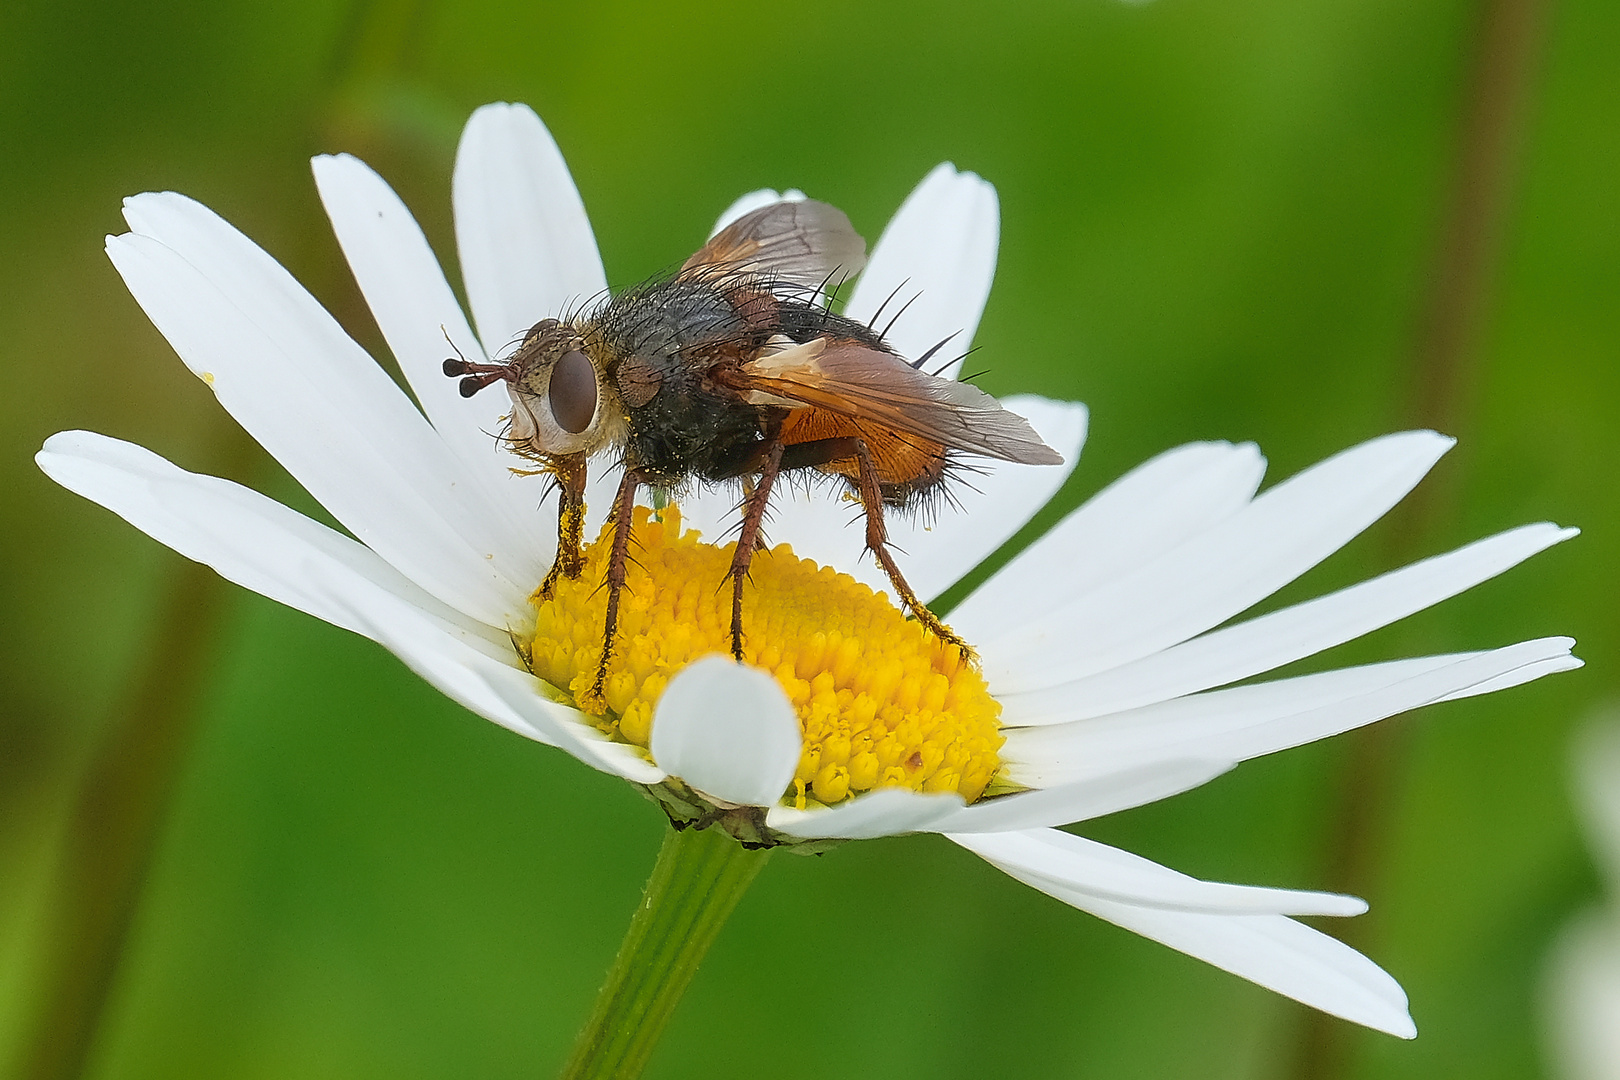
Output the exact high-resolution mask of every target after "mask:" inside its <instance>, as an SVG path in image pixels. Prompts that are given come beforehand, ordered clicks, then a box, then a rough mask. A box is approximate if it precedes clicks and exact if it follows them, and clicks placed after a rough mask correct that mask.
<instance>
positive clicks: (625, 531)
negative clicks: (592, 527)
mask: <svg viewBox="0 0 1620 1080" xmlns="http://www.w3.org/2000/svg"><path fill="white" fill-rule="evenodd" d="M645 482H646V478H645V477H643V476H642V475H641V473H640V472H639V471H637V470H636V469H626V470H625V473H624V479H623V480H621V481H620V482H619V493H618V494H617V495H616V496H614V498H613V511H612V513H611V514H610V515H609V518H610V520H611V521H612V522H613V547H612V549H611V550H610V551H609V553H608V567H607V578H606V579H605V580H604V581H603V584H604V585H606V586H607V591H608V595H607V616H606V617H605V618H604V619H603V620H602V655H601V658H600V659H599V660H598V661H597V662H596V678H595V679H594V680H592V682H591V690H590V693H589V695H587V697H588V700H587V701H584V702H581V703H580V704H581V705H587V706H590V707H596V708H599V707H601V705H602V703H603V700H604V699H603V690H604V689H605V687H606V685H607V669H608V661H609V660H611V659H613V639H614V636H615V635H616V633H617V631H618V629H619V597H620V595H621V594H622V593H623V592H624V579H625V575H626V573H627V570H626V568H627V567H628V566H629V563H630V525H631V522H632V521H633V520H634V517H635V509H636V490H637V489H638V488H640V487H641V485H642V484H643V483H645Z"/></svg>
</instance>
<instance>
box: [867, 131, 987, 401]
mask: <svg viewBox="0 0 1620 1080" xmlns="http://www.w3.org/2000/svg"><path fill="white" fill-rule="evenodd" d="M1000 241H1001V211H1000V207H999V205H998V203H997V201H996V189H995V188H994V187H993V186H991V185H990V184H989V183H987V182H986V181H984V180H982V179H981V178H980V177H979V176H977V175H976V174H974V173H970V172H957V171H956V168H955V166H953V165H951V164H950V163H949V162H947V163H945V164H942V165H939V166H937V167H936V168H935V169H934V170H933V171H932V172H930V173H929V174H928V175H927V176H926V177H924V178H923V181H922V183H920V184H918V185H917V187H916V189H915V190H913V191H912V193H911V194H910V195H909V196H907V197H906V201H905V202H904V203H902V204H901V205H900V209H899V211H898V212H897V213H896V214H895V215H894V217H893V219H891V220H890V222H889V224H888V227H886V228H885V229H884V230H883V235H882V236H881V237H880V238H879V239H878V242H877V246H876V247H875V248H873V250H872V257H871V258H870V259H869V260H868V261H867V264H866V269H865V270H864V271H863V272H862V273H861V277H860V280H859V281H857V282H856V284H855V290H854V292H853V293H851V294H850V298H849V304H848V306H847V307H846V309H845V314H847V315H848V316H849V317H850V318H852V319H858V320H859V321H861V322H864V323H870V324H873V325H874V326H875V328H876V329H877V330H879V331H880V332H884V333H885V336H886V337H887V339H888V342H889V344H890V345H891V346H893V347H894V349H895V351H896V352H898V353H899V354H900V355H901V356H904V357H906V358H907V359H909V360H916V359H917V358H919V357H921V356H922V355H923V354H925V353H927V352H928V350H930V349H932V348H933V347H934V346H935V345H938V344H939V342H940V341H941V340H942V339H944V338H946V337H950V340H949V341H948V342H946V344H945V346H944V347H943V348H942V349H940V351H939V352H938V353H936V354H935V355H934V357H933V359H931V360H930V361H929V363H928V365H927V370H929V371H930V372H938V373H939V374H940V375H942V376H943V377H945V378H947V379H954V378H956V375H957V372H958V371H960V370H961V367H962V361H961V359H960V357H961V356H962V355H963V354H964V353H966V352H967V351H968V349H969V348H971V347H972V345H973V335H974V333H976V332H977V330H978V328H979V317H980V315H982V314H983V313H984V305H985V301H986V300H987V299H989V296H990V283H991V282H992V281H993V280H994V279H995V276H996V248H997V245H998V244H999V243H1000ZM880 309H881V310H880ZM897 316H898V317H897ZM891 320H892V323H891ZM951 335H955V336H951ZM946 361H949V363H947V362H946Z"/></svg>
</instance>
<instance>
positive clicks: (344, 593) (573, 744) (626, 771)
mask: <svg viewBox="0 0 1620 1080" xmlns="http://www.w3.org/2000/svg"><path fill="white" fill-rule="evenodd" d="M308 581H309V588H310V590H311V591H312V592H315V593H316V594H317V595H323V594H324V595H325V597H326V599H327V602H328V603H330V604H332V605H333V606H335V607H339V608H341V609H343V610H344V611H345V612H346V613H347V614H346V615H345V618H346V619H348V620H349V621H351V622H353V623H355V624H357V625H358V626H359V627H360V628H361V631H360V632H361V633H363V634H365V635H366V636H367V637H369V638H371V639H372V640H373V641H376V642H378V643H380V644H381V645H382V646H383V647H384V648H386V649H387V650H388V651H389V652H391V653H393V654H394V655H395V656H397V657H399V658H400V659H401V660H403V661H404V662H405V664H406V666H407V667H409V668H410V669H411V670H412V671H414V672H416V673H417V674H418V675H420V676H421V677H422V678H423V679H425V680H427V681H428V682H429V683H431V684H432V685H433V686H435V687H437V688H438V689H439V690H440V691H441V692H442V693H444V694H445V695H446V696H447V697H449V698H450V699H452V700H453V701H456V702H459V703H460V704H462V705H465V706H466V707H467V708H469V709H471V710H472V711H473V712H476V713H478V714H479V715H480V716H483V717H485V718H486V719H489V720H493V721H495V723H497V724H500V725H501V726H502V727H504V728H507V729H509V730H511V731H515V732H517V733H518V734H519V735H523V736H525V737H527V738H531V739H534V740H536V741H538V742H543V743H546V744H548V745H552V746H556V747H558V748H559V749H562V750H565V751H567V752H568V753H570V754H572V755H573V756H574V757H576V758H578V759H579V760H580V761H583V762H584V763H585V764H587V765H589V766H590V767H591V768H593V769H598V770H600V771H602V772H605V773H610V774H612V775H614V776H619V777H623V778H624V779H626V780H629V781H631V782H632V783H637V784H653V783H657V782H658V781H660V780H662V779H663V778H664V773H663V772H662V770H660V769H658V768H657V767H655V766H654V765H652V764H651V763H649V762H648V761H646V759H644V758H643V757H641V756H640V754H639V753H638V752H637V751H636V749H635V748H634V747H631V746H627V745H625V744H624V743H616V742H610V741H609V740H608V738H607V736H605V735H603V734H602V733H601V732H599V731H598V730H596V728H594V727H592V726H591V725H590V724H589V723H587V722H586V721H585V719H584V717H583V716H582V715H581V714H580V713H579V712H578V711H577V710H575V709H572V708H569V707H568V706H566V705H562V704H560V703H558V702H556V701H553V700H551V698H550V697H548V696H547V691H546V689H545V687H544V684H543V683H541V682H540V680H539V679H536V678H535V677H534V676H533V675H530V674H529V673H528V672H526V671H520V670H518V669H517V668H515V667H513V666H512V665H511V664H510V663H508V662H506V661H503V660H497V659H494V658H493V657H491V656H489V655H488V654H487V653H484V652H482V651H479V650H476V649H473V648H471V647H469V646H468V645H467V644H466V643H465V642H463V641H460V640H458V639H457V638H455V637H452V636H451V635H449V634H447V633H445V632H444V630H443V629H442V628H441V627H440V626H438V625H437V624H435V623H434V622H433V621H432V620H430V619H428V618H426V617H424V614H423V613H422V612H421V611H420V609H418V608H415V607H412V606H411V605H410V604H407V603H405V602H403V601H401V600H399V599H398V598H397V597H394V596H392V595H391V594H388V593H384V592H382V591H381V590H375V591H371V592H367V591H365V590H362V589H356V588H352V587H347V586H346V583H345V582H341V581H334V580H332V579H331V578H330V577H329V576H328V575H327V574H326V573H325V572H324V569H323V568H322V567H318V566H317V567H314V568H312V570H311V572H310V573H309V575H308Z"/></svg>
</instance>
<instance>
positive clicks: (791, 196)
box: [709, 188, 804, 240]
mask: <svg viewBox="0 0 1620 1080" xmlns="http://www.w3.org/2000/svg"><path fill="white" fill-rule="evenodd" d="M779 202H804V192H802V191H800V190H799V189H798V188H788V189H787V190H786V191H776V190H774V189H772V188H760V189H759V190H758V191H750V192H749V193H748V194H746V195H743V196H740V197H739V198H738V199H737V201H736V202H734V203H732V204H731V205H730V206H728V207H726V209H725V211H724V212H723V213H721V215H720V217H719V218H718V219H717V220H716V221H715V223H714V228H712V229H710V230H709V239H711V240H712V239H714V237H715V235H716V234H717V233H719V232H720V230H721V229H723V228H725V227H726V226H727V225H730V224H731V223H732V222H733V221H736V220H737V219H738V218H740V217H742V216H743V215H744V214H752V213H753V212H754V211H755V210H763V209H764V208H765V207H767V206H774V205H776V204H777V203H779Z"/></svg>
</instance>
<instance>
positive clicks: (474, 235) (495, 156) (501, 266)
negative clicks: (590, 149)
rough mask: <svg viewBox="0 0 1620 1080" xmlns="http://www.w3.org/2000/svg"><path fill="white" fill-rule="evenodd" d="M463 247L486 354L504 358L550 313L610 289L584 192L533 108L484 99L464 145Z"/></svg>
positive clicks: (460, 157) (458, 176) (458, 177)
mask: <svg viewBox="0 0 1620 1080" xmlns="http://www.w3.org/2000/svg"><path fill="white" fill-rule="evenodd" d="M452 200H453V202H454V205H455V211H456V248H457V250H458V251H459V252H460V255H461V277H462V282H463V284H465V285H466V287H467V300H468V302H469V303H470V304H471V305H472V311H473V318H474V320H475V321H476V322H477V323H478V336H479V337H480V338H482V339H483V342H484V351H485V352H486V353H488V354H489V355H490V356H497V355H500V354H501V353H503V352H505V351H507V350H508V348H509V346H511V345H513V344H515V343H516V342H517V340H518V338H519V336H520V335H521V334H522V333H523V332H524V331H525V330H527V329H528V328H529V327H531V326H533V325H534V324H535V323H537V322H539V321H540V320H541V319H545V318H556V317H559V316H561V315H562V314H563V313H564V311H565V310H567V309H568V308H569V307H571V306H577V305H579V304H581V303H584V302H586V301H588V300H591V299H593V298H597V297H599V296H601V295H604V294H605V290H606V289H607V276H606V275H605V274H604V273H603V272H602V257H601V255H599V254H598V253H597V250H596V236H595V234H594V233H592V232H591V223H590V219H589V218H587V217H586V215H585V204H584V202H583V201H582V200H581V199H580V197H579V189H578V188H576V187H575V186H574V179H573V177H572V176H570V175H569V172H568V166H567V164H566V163H564V161H563V157H562V153H561V152H560V151H558V149H557V143H556V141H555V140H553V139H552V137H551V133H550V132H549V131H547V130H546V126H545V125H544V124H542V123H541V122H540V118H539V117H538V116H536V115H535V114H534V110H532V109H530V108H529V107H528V106H527V105H508V104H505V103H498V104H494V105H485V106H484V107H482V108H481V109H479V110H478V111H477V112H475V113H473V114H472V117H471V119H469V120H468V121H467V127H466V130H465V131H463V132H462V135H461V145H460V146H459V147H458V148H457V150H456V171H455V177H454V181H453V184H452Z"/></svg>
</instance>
